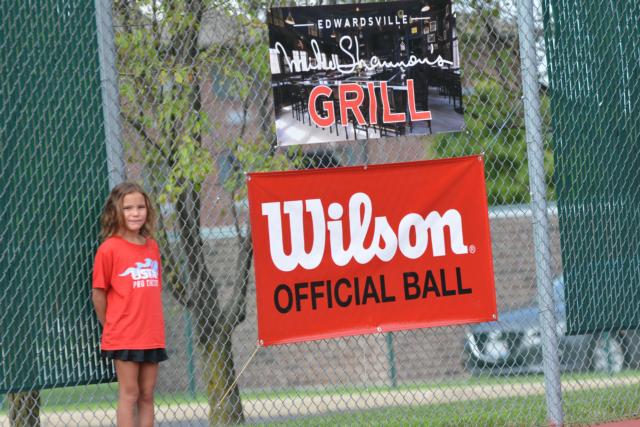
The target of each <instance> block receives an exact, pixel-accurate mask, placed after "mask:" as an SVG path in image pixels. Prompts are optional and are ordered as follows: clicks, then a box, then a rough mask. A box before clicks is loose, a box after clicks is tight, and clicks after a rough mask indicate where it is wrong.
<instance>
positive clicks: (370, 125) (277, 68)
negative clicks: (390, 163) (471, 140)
mask: <svg viewBox="0 0 640 427" xmlns="http://www.w3.org/2000/svg"><path fill="white" fill-rule="evenodd" d="M455 23H456V17H455V12H453V11H452V5H451V1H450V0H426V1H425V0H423V1H400V2H386V3H366V4H349V5H333V6H315V7H282V8H273V9H271V11H270V12H269V15H268V24H269V40H270V44H269V46H270V49H269V54H270V67H271V75H272V89H273V97H274V104H275V114H276V133H277V138H278V144H279V145H292V144H301V143H315V142H329V141H344V140H354V139H372V138H381V137H386V136H400V135H429V134H434V133H441V132H455V131H460V130H462V129H463V128H464V116H463V113H464V105H463V100H462V84H461V80H460V57H459V52H458V38H457V34H456V27H455ZM319 86H322V90H320V89H318V87H319ZM341 86H342V90H341V88H340V87H341ZM358 87H360V88H362V90H359V89H358ZM346 88H351V90H350V91H349V90H347V89H346ZM314 89H315V90H314ZM353 89H357V90H353ZM341 104H344V105H341ZM347 105H348V106H351V107H352V108H346V106H347ZM427 111H428V112H430V115H429V114H424V113H423V114H420V113H421V112H427ZM414 113H415V114H414ZM358 116H360V117H358ZM426 117H428V118H429V119H425V118H426ZM318 118H322V119H324V120H318ZM363 118H364V120H362V119H363ZM390 118H393V120H391V119H390ZM331 119H333V120H331Z"/></svg>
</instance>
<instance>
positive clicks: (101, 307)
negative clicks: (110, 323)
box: [91, 289, 107, 326]
mask: <svg viewBox="0 0 640 427" xmlns="http://www.w3.org/2000/svg"><path fill="white" fill-rule="evenodd" d="M91 300H92V301H93V307H94V308H95V309H96V315H97V316H98V321H99V322H100V324H101V325H102V326H104V322H105V316H106V314H107V292H106V291H105V290H104V289H93V290H92V293H91Z"/></svg>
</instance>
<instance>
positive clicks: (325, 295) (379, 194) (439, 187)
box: [248, 156, 497, 346]
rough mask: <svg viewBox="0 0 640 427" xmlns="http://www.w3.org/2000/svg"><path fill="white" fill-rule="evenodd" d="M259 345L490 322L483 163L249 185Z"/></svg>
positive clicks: (252, 180) (426, 164)
mask: <svg viewBox="0 0 640 427" xmlns="http://www.w3.org/2000/svg"><path fill="white" fill-rule="evenodd" d="M248 190H249V205H250V216H251V231H252V239H253V244H254V258H255V275H256V298H257V311H258V339H259V341H260V342H261V344H263V345H265V346H266V345H271V344H282V343H291V342H299V341H306V340H313V339H321V338H330V337H339V336H345V335H356V334H364V333H375V332H388V331H394V330H402V329H413V328H421V327H429V326H440V325H450V324H460V323H469V322H481V321H490V320H495V319H496V318H497V313H496V299H495V287H494V280H493V265H492V255H491V242H490V237H489V220H488V214H487V197H486V192H485V185H484V164H483V159H482V157H479V156H473V157H462V158H456V159H443V160H432V161H422V162H413V163H399V164H393V165H374V166H368V167H347V168H334V169H320V170H310V171H291V172H264V173H253V174H250V175H249V178H248Z"/></svg>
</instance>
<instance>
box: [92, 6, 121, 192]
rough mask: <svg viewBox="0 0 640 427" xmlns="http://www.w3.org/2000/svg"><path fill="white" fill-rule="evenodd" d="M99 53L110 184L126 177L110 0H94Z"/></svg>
mask: <svg viewBox="0 0 640 427" xmlns="http://www.w3.org/2000/svg"><path fill="white" fill-rule="evenodd" d="M94 2H95V8H96V28H97V32H96V35H97V38H98V55H99V60H100V86H101V89H102V114H103V116H104V131H105V142H106V144H105V145H106V150H107V169H108V173H109V188H113V186H115V185H116V184H118V183H120V182H122V181H123V180H124V179H125V169H124V150H123V149H122V143H121V138H122V132H121V123H120V101H119V96H118V73H117V70H116V46H115V38H114V34H113V12H112V10H111V4H112V1H111V0H94Z"/></svg>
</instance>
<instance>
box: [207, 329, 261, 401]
mask: <svg viewBox="0 0 640 427" xmlns="http://www.w3.org/2000/svg"><path fill="white" fill-rule="evenodd" d="M261 344H262V341H259V342H258V344H257V345H256V349H255V350H253V353H251V356H250V357H249V360H247V361H246V363H245V364H244V366H243V367H242V369H240V372H238V375H236V379H235V380H233V383H232V384H231V385H230V386H229V388H228V389H227V391H225V392H224V394H223V395H222V398H221V399H220V401H219V402H218V404H217V405H216V409H219V408H220V406H221V405H222V404H223V403H224V401H225V399H226V398H227V396H228V395H229V393H230V392H231V389H233V387H235V386H236V384H237V383H238V380H239V379H240V376H241V375H242V373H243V372H244V370H245V369H247V366H249V363H251V361H252V360H253V357H254V356H255V355H256V353H257V352H258V350H260V347H262V345H261Z"/></svg>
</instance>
